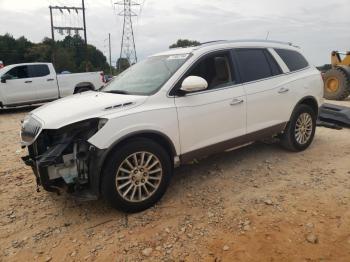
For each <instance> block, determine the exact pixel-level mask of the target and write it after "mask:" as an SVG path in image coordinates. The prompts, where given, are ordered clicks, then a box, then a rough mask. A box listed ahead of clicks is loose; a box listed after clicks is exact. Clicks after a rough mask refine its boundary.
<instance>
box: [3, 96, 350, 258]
mask: <svg viewBox="0 0 350 262" xmlns="http://www.w3.org/2000/svg"><path fill="white" fill-rule="evenodd" d="M345 104H348V105H349V106H350V101H346V102H345ZM28 111H29V110H28V109H26V110H23V109H20V110H11V111H3V112H1V113H0V197H1V201H0V261H33V260H35V261H142V260H146V261H350V210H349V205H350V129H343V130H331V129H326V128H322V127H321V128H318V130H317V132H316V137H315V141H314V143H313V144H312V146H311V147H310V148H309V149H308V150H306V151H305V152H302V153H290V152H287V151H285V150H283V149H281V148H280V147H279V146H278V145H276V144H266V143H256V144H253V145H250V146H248V147H245V148H242V149H239V150H236V151H233V152H229V153H222V154H219V155H215V156H212V157H210V158H207V159H204V160H201V161H199V163H196V164H192V165H186V166H183V167H181V168H179V169H177V170H176V172H175V175H174V178H173V180H172V183H171V185H170V187H169V190H168V191H167V193H166V195H165V196H164V198H163V199H162V201H161V202H160V203H159V204H158V205H157V206H156V207H154V208H151V209H149V210H147V211H145V212H142V213H139V214H133V215H126V214H123V213H121V212H118V211H116V210H113V209H112V208H111V207H109V206H108V205H107V204H106V203H105V202H104V201H103V200H99V201H95V202H77V201H76V200H74V199H72V198H71V197H70V196H69V195H67V194H63V195H61V196H58V195H56V194H53V193H48V192H45V191H41V192H39V193H37V192H36V187H35V181H34V176H33V174H32V172H31V170H30V169H29V168H28V167H26V166H25V165H24V164H23V163H22V162H21V160H20V156H22V155H25V152H24V151H22V150H21V148H20V146H19V129H20V120H21V119H22V118H23V117H24V115H25V114H26V113H27V112H28Z"/></svg>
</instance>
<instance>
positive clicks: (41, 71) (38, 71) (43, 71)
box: [29, 65, 50, 77]
mask: <svg viewBox="0 0 350 262" xmlns="http://www.w3.org/2000/svg"><path fill="white" fill-rule="evenodd" d="M49 74H50V70H49V67H48V66H47V65H30V66H29V77H43V76H47V75H49Z"/></svg>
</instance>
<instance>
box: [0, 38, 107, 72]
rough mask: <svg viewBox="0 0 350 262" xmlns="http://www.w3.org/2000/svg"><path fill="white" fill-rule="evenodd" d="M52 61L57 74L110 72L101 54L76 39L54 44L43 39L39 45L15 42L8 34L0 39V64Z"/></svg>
mask: <svg viewBox="0 0 350 262" xmlns="http://www.w3.org/2000/svg"><path fill="white" fill-rule="evenodd" d="M53 58H54V66H55V68H56V70H57V72H62V71H66V70H67V71H70V72H73V73H75V72H85V70H86V69H88V70H90V71H105V72H109V65H108V63H107V60H106V57H105V56H104V55H103V53H102V52H101V51H100V50H98V49H97V48H96V47H95V46H93V45H88V46H87V48H85V42H84V40H83V39H82V38H81V37H80V36H79V35H75V36H67V37H65V38H64V39H63V40H62V41H55V42H53V41H52V40H51V39H50V38H44V39H43V41H42V42H41V43H31V42H30V41H28V40H27V39H26V38H25V37H23V36H22V37H20V38H18V39H15V38H13V36H11V35H10V34H5V35H0V60H2V61H3V62H4V64H5V65H9V64H18V63H25V62H27V63H29V62H50V61H52V60H53Z"/></svg>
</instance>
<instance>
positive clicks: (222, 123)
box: [175, 51, 246, 156]
mask: <svg viewBox="0 0 350 262" xmlns="http://www.w3.org/2000/svg"><path fill="white" fill-rule="evenodd" d="M186 76H200V77H202V78H204V79H205V80H206V81H207V82H208V89H207V90H204V91H200V92H193V93H187V94H186V95H184V96H176V97H175V104H176V107H177V113H178V121H179V129H180V143H181V154H182V155H186V156H192V155H193V156H195V155H196V153H199V154H202V155H206V153H207V154H210V153H214V151H221V150H223V149H227V147H229V145H230V142H231V140H232V139H233V138H237V137H240V136H243V135H245V133H246V99H245V94H244V89H243V86H242V85H239V84H236V77H235V74H234V72H233V66H232V60H231V54H230V52H226V51H225V52H215V53H213V54H210V55H207V56H205V57H204V58H202V59H200V60H199V61H198V62H197V63H196V64H195V65H194V66H192V68H191V69H189V71H188V72H187V73H186V75H185V76H184V78H185V77H186ZM180 85H181V83H180Z"/></svg>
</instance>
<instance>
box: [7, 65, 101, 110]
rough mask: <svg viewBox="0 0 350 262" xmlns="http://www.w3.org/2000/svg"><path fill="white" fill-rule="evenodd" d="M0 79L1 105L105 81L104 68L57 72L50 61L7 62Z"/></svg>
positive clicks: (77, 90)
mask: <svg viewBox="0 0 350 262" xmlns="http://www.w3.org/2000/svg"><path fill="white" fill-rule="evenodd" d="M0 79H1V83H0V107H5V106H6V107H10V106H18V105H28V104H36V103H43V102H48V101H52V100H55V99H58V98H61V97H65V96H68V95H72V94H75V93H80V92H85V91H88V90H96V89H99V88H101V87H102V86H103V84H104V82H103V80H104V77H103V72H91V73H77V74H61V75H59V74H56V72H55V69H54V67H53V65H52V64H51V63H27V64H14V65H9V66H6V67H4V68H2V69H0Z"/></svg>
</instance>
